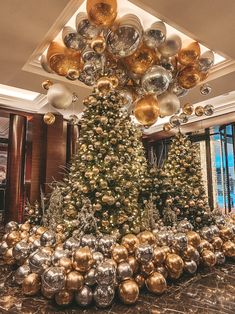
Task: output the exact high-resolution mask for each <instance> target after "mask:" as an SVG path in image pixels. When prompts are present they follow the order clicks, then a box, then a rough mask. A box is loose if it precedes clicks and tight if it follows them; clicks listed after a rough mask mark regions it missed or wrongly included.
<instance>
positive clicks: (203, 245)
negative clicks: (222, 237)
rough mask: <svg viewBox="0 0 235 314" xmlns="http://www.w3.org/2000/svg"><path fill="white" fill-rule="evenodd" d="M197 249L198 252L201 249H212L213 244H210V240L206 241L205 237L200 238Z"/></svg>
mask: <svg viewBox="0 0 235 314" xmlns="http://www.w3.org/2000/svg"><path fill="white" fill-rule="evenodd" d="M198 250H199V251H200V252H202V251H203V250H209V251H213V250H214V248H213V245H212V244H211V243H210V242H208V241H207V240H205V239H202V240H201V242H200V245H199V247H198Z"/></svg>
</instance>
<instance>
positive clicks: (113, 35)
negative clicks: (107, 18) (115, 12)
mask: <svg viewBox="0 0 235 314" xmlns="http://www.w3.org/2000/svg"><path fill="white" fill-rule="evenodd" d="M142 35H143V29H142V25H141V22H140V20H139V18H138V17H137V16H135V15H133V14H127V15H124V16H122V17H121V18H120V19H119V20H118V21H117V27H116V28H114V29H112V30H110V31H109V32H108V34H107V35H106V42H107V49H108V51H109V52H110V53H112V54H113V55H115V56H117V57H120V58H123V57H127V56H130V55H131V54H132V53H133V52H135V50H136V49H137V48H138V46H139V44H140V42H141V39H142Z"/></svg>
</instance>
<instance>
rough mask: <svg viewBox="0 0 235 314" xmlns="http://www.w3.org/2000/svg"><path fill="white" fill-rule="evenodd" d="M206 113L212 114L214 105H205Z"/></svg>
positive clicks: (207, 114)
mask: <svg viewBox="0 0 235 314" xmlns="http://www.w3.org/2000/svg"><path fill="white" fill-rule="evenodd" d="M204 113H205V115H206V116H212V115H213V113H214V107H213V106H212V105H206V106H205V107H204Z"/></svg>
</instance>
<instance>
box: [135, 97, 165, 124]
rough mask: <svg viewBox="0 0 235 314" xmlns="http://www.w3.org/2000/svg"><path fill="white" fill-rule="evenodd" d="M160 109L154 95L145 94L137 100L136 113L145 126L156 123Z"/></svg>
mask: <svg viewBox="0 0 235 314" xmlns="http://www.w3.org/2000/svg"><path fill="white" fill-rule="evenodd" d="M159 113H160V109H159V106H158V101H157V98H156V97H155V96H154V95H144V96H143V97H142V98H140V99H138V100H137V101H136V102H135V106H134V115H135V117H136V119H137V120H138V121H139V123H141V124H142V125H145V126H150V125H152V124H154V123H155V122H156V121H157V119H158V117H159Z"/></svg>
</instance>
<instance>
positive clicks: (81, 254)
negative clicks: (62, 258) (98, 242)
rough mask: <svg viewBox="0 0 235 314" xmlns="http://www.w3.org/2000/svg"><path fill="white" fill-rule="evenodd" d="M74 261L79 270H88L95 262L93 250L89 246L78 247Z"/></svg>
mask: <svg viewBox="0 0 235 314" xmlns="http://www.w3.org/2000/svg"><path fill="white" fill-rule="evenodd" d="M73 261H74V262H73V267H74V268H75V269H76V270H77V271H80V272H86V271H88V270H89V269H90V268H91V267H92V265H93V262H94V261H93V257H92V252H91V250H90V249H89V248H88V247H83V248H79V249H77V250H76V251H75V252H74V254H73Z"/></svg>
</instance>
